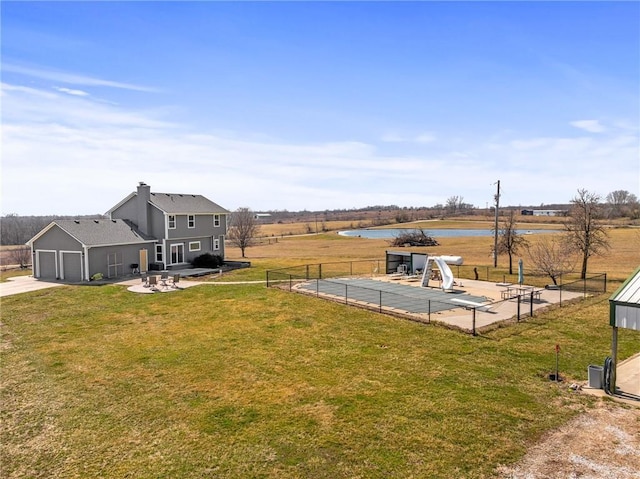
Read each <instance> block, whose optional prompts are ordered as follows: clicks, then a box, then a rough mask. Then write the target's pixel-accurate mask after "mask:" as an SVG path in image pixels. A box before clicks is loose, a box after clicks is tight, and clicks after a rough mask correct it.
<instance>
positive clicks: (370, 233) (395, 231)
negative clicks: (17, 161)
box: [338, 228, 557, 239]
mask: <svg viewBox="0 0 640 479" xmlns="http://www.w3.org/2000/svg"><path fill="white" fill-rule="evenodd" d="M412 231H416V230H415V229H412V228H389V229H381V230H367V229H363V230H346V231H339V232H338V234H339V235H342V236H354V237H360V238H370V239H380V238H382V239H391V238H395V237H397V236H399V235H401V234H402V233H410V232H412ZM423 231H424V232H425V234H428V235H430V236H433V237H434V238H452V237H459V236H493V231H491V230H473V229H462V230H453V229H428V228H423ZM556 232H557V231H555V230H518V234H539V233H556Z"/></svg>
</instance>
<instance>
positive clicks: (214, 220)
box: [213, 215, 220, 226]
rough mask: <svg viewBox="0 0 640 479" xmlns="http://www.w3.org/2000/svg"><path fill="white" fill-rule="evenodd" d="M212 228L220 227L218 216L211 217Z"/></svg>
mask: <svg viewBox="0 0 640 479" xmlns="http://www.w3.org/2000/svg"><path fill="white" fill-rule="evenodd" d="M213 226H220V215H213Z"/></svg>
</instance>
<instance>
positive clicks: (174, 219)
mask: <svg viewBox="0 0 640 479" xmlns="http://www.w3.org/2000/svg"><path fill="white" fill-rule="evenodd" d="M172 216H173V228H172V227H171V217H172ZM177 227H178V215H169V214H168V215H167V229H170V230H175V229H177Z"/></svg>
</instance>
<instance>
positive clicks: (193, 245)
mask: <svg viewBox="0 0 640 479" xmlns="http://www.w3.org/2000/svg"><path fill="white" fill-rule="evenodd" d="M189 251H200V241H190V242H189Z"/></svg>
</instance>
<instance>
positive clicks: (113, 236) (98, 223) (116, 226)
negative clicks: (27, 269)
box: [27, 219, 156, 247]
mask: <svg viewBox="0 0 640 479" xmlns="http://www.w3.org/2000/svg"><path fill="white" fill-rule="evenodd" d="M54 226H58V227H59V228H60V229H62V230H63V231H64V232H65V233H67V234H68V235H70V236H71V237H73V238H74V239H76V240H77V241H78V242H80V243H81V244H82V245H83V246H88V247H91V246H107V245H120V244H136V243H149V242H152V241H156V240H155V238H153V237H151V236H148V235H145V234H143V233H141V232H140V231H138V230H137V228H136V227H135V226H133V224H132V223H130V222H128V221H126V220H120V219H117V220H109V219H104V220H102V219H101V220H54V221H52V222H51V223H49V225H48V226H46V227H45V228H43V229H42V231H40V232H39V233H38V234H37V235H35V236H34V237H33V238H31V239H30V240H29V241H28V242H27V244H28V245H31V244H33V242H34V241H36V240H37V239H38V238H40V237H41V236H42V235H44V234H45V233H46V232H47V231H49V230H50V229H51V228H53V227H54Z"/></svg>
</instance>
